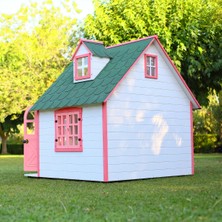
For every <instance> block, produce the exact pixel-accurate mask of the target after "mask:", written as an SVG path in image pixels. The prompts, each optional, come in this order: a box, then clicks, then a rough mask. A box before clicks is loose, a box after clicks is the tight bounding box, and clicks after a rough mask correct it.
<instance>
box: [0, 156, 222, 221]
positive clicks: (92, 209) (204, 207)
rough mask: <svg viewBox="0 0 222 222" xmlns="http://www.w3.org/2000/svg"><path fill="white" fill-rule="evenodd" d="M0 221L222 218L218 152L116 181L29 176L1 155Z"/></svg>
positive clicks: (18, 159)
mask: <svg viewBox="0 0 222 222" xmlns="http://www.w3.org/2000/svg"><path fill="white" fill-rule="evenodd" d="M0 221H1V222H4V221H5V222H10V221H25V222H27V221H40V222H44V221H53V222H56V221H59V222H60V221H64V222H66V221H81V222H82V221H164V222H165V221H180V222H181V221H192V222H193V221H222V155H221V154H206V155H200V154H199V155H196V156H195V175H194V176H184V177H171V178H159V179H148V180H137V181H129V182H120V183H109V184H103V183H92V182H81V181H65V180H48V179H31V178H25V177H24V176H23V157H22V156H0Z"/></svg>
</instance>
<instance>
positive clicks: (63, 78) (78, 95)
mask: <svg viewBox="0 0 222 222" xmlns="http://www.w3.org/2000/svg"><path fill="white" fill-rule="evenodd" d="M152 39H153V38H146V39H141V40H139V41H135V42H131V43H128V44H123V45H118V46H114V47H108V48H105V47H104V46H103V45H102V44H98V43H93V42H84V44H85V45H86V46H87V47H88V49H89V50H90V51H91V52H92V53H93V54H94V55H95V56H98V57H108V58H110V61H109V62H108V64H107V65H106V66H105V67H104V68H103V70H102V71H101V72H100V73H99V75H98V76H97V77H96V78H95V79H94V80H89V81H84V82H75V83H74V82H73V62H71V63H70V64H69V65H68V67H67V68H66V69H65V70H64V72H63V73H62V74H61V75H60V76H59V77H58V79H57V80H56V81H55V82H54V83H53V84H52V85H51V86H50V87H49V89H48V90H47V91H46V92H45V93H44V94H43V95H42V96H41V97H40V98H39V100H38V101H37V102H36V103H35V104H34V105H33V107H32V110H49V109H58V108H63V107H72V106H82V105H89V104H98V103H102V102H104V101H105V99H106V98H107V97H108V95H109V94H110V92H111V91H112V90H113V89H114V88H115V86H116V85H117V84H118V82H119V81H120V80H121V79H122V77H123V76H124V75H125V73H126V72H127V71H128V70H129V69H130V67H131V66H132V65H133V64H134V62H135V61H136V59H137V58H138V57H139V56H140V55H141V53H142V52H143V51H144V50H145V49H146V47H147V46H148V45H149V43H150V42H151V41H152Z"/></svg>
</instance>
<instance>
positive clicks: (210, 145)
mask: <svg viewBox="0 0 222 222" xmlns="http://www.w3.org/2000/svg"><path fill="white" fill-rule="evenodd" d="M216 147H217V134H195V135H194V152H195V153H214V152H216Z"/></svg>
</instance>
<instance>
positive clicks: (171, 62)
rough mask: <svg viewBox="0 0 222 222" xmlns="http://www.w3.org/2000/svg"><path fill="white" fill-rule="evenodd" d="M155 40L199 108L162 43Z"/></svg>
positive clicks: (197, 103)
mask: <svg viewBox="0 0 222 222" xmlns="http://www.w3.org/2000/svg"><path fill="white" fill-rule="evenodd" d="M156 41H157V43H158V45H159V46H160V48H161V49H162V50H163V52H164V54H165V56H166V57H167V59H168V60H169V62H170V64H171V65H172V66H173V68H174V70H175V71H176V73H177V75H178V76H179V78H180V80H181V81H182V83H183V85H184V86H185V88H186V89H187V91H188V92H189V94H190V95H191V97H192V98H193V100H194V102H195V103H196V105H197V107H198V109H201V106H200V104H199V102H198V101H197V99H196V98H195V96H194V95H193V93H192V92H191V90H190V88H189V87H188V85H187V84H186V82H185V80H184V79H183V77H182V75H181V74H180V72H179V71H178V69H177V67H176V66H175V65H174V63H173V61H172V60H171V58H170V57H169V55H168V54H167V52H166V50H165V49H164V48H163V46H162V44H161V43H160V41H159V39H158V38H156Z"/></svg>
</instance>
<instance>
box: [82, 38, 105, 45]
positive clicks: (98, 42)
mask: <svg viewBox="0 0 222 222" xmlns="http://www.w3.org/2000/svg"><path fill="white" fill-rule="evenodd" d="M82 42H90V43H95V44H102V45H103V42H102V41H97V40H92V39H84V38H81V39H80V40H79V43H78V44H80V43H82Z"/></svg>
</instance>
